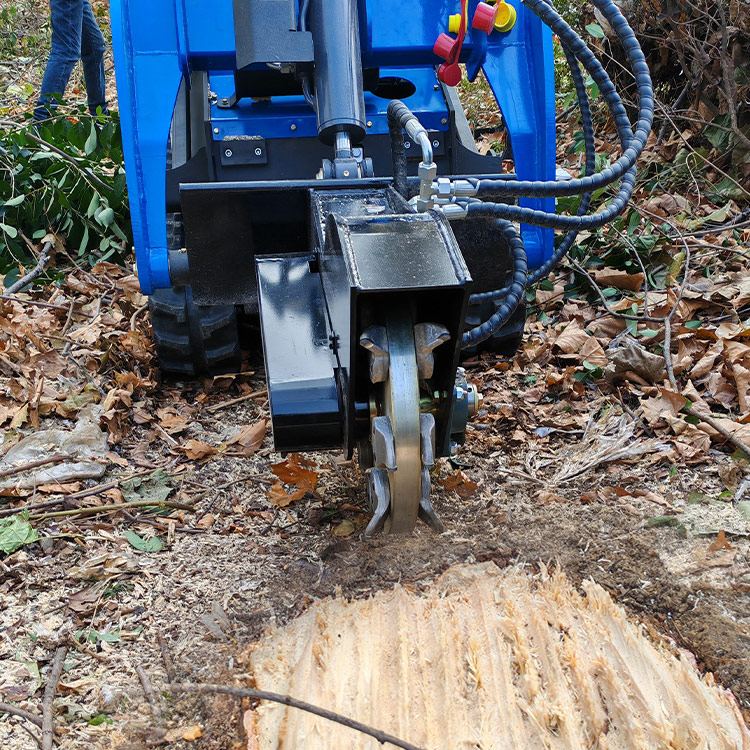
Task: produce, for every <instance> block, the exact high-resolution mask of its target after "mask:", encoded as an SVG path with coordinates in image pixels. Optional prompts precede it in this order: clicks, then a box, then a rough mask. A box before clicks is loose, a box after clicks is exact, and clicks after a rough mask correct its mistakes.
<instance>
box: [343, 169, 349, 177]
mask: <svg viewBox="0 0 750 750" xmlns="http://www.w3.org/2000/svg"><path fill="white" fill-rule="evenodd" d="M348 176H349V170H348V169H345V170H344V177H348Z"/></svg>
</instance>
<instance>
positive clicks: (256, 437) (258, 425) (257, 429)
mask: <svg viewBox="0 0 750 750" xmlns="http://www.w3.org/2000/svg"><path fill="white" fill-rule="evenodd" d="M266 424H267V420H265V419H261V420H259V421H258V422H254V423H253V424H251V425H248V426H247V427H243V428H242V429H241V430H240V431H239V432H238V433H237V434H236V435H235V436H234V437H233V438H232V439H231V440H229V441H228V442H227V445H236V446H237V447H238V449H239V452H240V453H241V454H242V455H243V456H252V455H253V454H254V453H257V452H258V450H260V447H261V446H262V445H263V439H264V437H265V435H266Z"/></svg>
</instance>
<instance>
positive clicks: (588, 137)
mask: <svg viewBox="0 0 750 750" xmlns="http://www.w3.org/2000/svg"><path fill="white" fill-rule="evenodd" d="M563 52H564V53H565V59H566V60H567V62H568V65H569V66H570V74H571V77H572V79H573V86H574V88H575V90H576V96H577V97H578V109H579V110H580V112H581V129H582V130H583V145H584V159H585V167H584V175H585V176H586V177H588V176H589V175H592V174H593V173H594V170H595V169H596V141H595V135H594V120H593V118H592V116H591V104H590V102H589V94H588V91H586V82H585V81H584V79H583V75H582V74H581V69H580V68H579V67H578V60H577V58H576V57H575V55H574V54H573V53H572V52H571V51H570V49H569V48H568V47H566V46H563ZM590 205H591V193H584V194H583V195H582V196H581V202H580V204H579V205H578V211H577V214H578V216H584V215H585V214H586V212H587V211H588V210H589V206H590ZM577 236H578V230H577V229H571V230H570V231H569V232H568V233H567V234H566V235H565V236H564V237H563V238H562V240H561V242H560V244H559V245H558V246H557V248H556V249H555V251H554V252H553V253H552V255H551V256H550V257H549V258H548V259H547V260H546V261H545V262H544V263H543V264H542V265H541V266H540V267H539V268H537V269H536V271H534V272H533V273H532V274H529V284H535V283H536V282H537V281H539V279H543V278H544V277H545V276H547V275H548V274H549V272H550V271H551V270H552V269H553V268H554V267H555V266H556V265H557V264H558V263H559V262H560V261H561V260H562V259H563V258H564V257H565V256H566V255H567V253H568V250H570V248H571V247H572V246H573V243H574V242H575V239H576V237H577Z"/></svg>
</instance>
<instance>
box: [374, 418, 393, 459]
mask: <svg viewBox="0 0 750 750" xmlns="http://www.w3.org/2000/svg"><path fill="white" fill-rule="evenodd" d="M370 443H371V445H372V455H373V462H374V464H375V467H376V468H378V469H389V470H390V471H394V470H395V469H396V441H395V438H394V436H393V426H392V425H391V420H390V419H389V418H388V417H373V420H372V427H371V432H370Z"/></svg>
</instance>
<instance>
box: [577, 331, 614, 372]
mask: <svg viewBox="0 0 750 750" xmlns="http://www.w3.org/2000/svg"><path fill="white" fill-rule="evenodd" d="M579 355H580V359H581V361H583V360H586V361H587V362H589V363H590V364H592V365H595V366H596V367H606V366H607V362H608V360H607V355H606V354H605V353H604V349H602V345H601V344H600V343H599V342H598V341H597V340H596V339H595V338H594V337H593V336H589V337H588V338H587V339H586V342H585V343H584V345H583V346H582V347H581V350H580V352H579Z"/></svg>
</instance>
